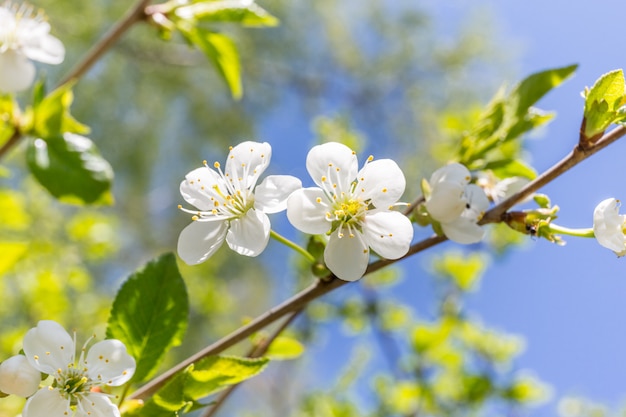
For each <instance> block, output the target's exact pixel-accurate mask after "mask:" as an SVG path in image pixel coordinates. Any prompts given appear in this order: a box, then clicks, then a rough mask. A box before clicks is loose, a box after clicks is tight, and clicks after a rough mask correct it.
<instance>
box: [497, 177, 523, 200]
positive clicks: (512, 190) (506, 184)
mask: <svg viewBox="0 0 626 417" xmlns="http://www.w3.org/2000/svg"><path fill="white" fill-rule="evenodd" d="M529 182H530V180H529V179H528V178H523V177H511V178H505V179H503V180H502V181H498V183H497V184H496V185H495V186H494V187H493V201H494V203H496V204H498V203H500V202H502V201H504V200H506V199H507V198H509V197H511V196H512V195H514V194H517V193H518V192H520V191H521V190H522V189H523V188H524V187H526V185H527V184H528V183H529ZM529 199H530V197H526V199H525V200H524V202H525V201H526V200H529Z"/></svg>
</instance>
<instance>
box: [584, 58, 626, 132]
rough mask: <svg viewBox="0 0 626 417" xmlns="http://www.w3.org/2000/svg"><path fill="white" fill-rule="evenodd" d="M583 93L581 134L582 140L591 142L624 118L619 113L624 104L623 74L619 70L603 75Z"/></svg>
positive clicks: (625, 99) (625, 97)
mask: <svg viewBox="0 0 626 417" xmlns="http://www.w3.org/2000/svg"><path fill="white" fill-rule="evenodd" d="M585 93H586V97H585V118H584V122H583V126H584V128H583V129H582V132H581V134H582V135H583V137H584V139H586V140H591V141H593V140H594V138H597V137H598V136H601V135H602V134H603V133H604V131H605V130H606V128H607V127H609V125H611V124H612V123H617V122H619V121H621V120H622V119H623V118H624V114H622V113H621V112H620V111H619V109H620V107H622V106H623V105H624V104H625V103H626V94H625V93H626V91H625V84H624V72H623V71H622V70H621V69H620V70H615V71H611V72H608V73H606V74H604V75H603V76H601V77H600V78H599V79H598V80H597V81H596V83H595V84H594V85H593V87H591V89H590V90H588V91H585Z"/></svg>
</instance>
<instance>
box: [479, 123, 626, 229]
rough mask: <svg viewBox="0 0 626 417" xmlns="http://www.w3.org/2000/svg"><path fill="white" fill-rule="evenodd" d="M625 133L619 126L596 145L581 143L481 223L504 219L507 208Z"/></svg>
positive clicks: (487, 214) (489, 212)
mask: <svg viewBox="0 0 626 417" xmlns="http://www.w3.org/2000/svg"><path fill="white" fill-rule="evenodd" d="M624 135H626V127H625V126H618V127H616V128H615V129H613V130H611V131H610V132H609V133H607V134H605V135H604V136H603V137H602V138H601V139H600V140H598V142H596V143H595V145H593V146H591V147H589V148H583V147H581V146H580V145H578V146H576V147H575V148H574V149H573V150H572V151H571V152H570V153H569V155H567V156H566V157H565V158H563V159H562V160H561V161H559V162H558V163H556V164H555V165H553V166H552V167H551V168H550V169H548V170H547V171H545V172H544V173H543V174H541V175H539V176H538V177H537V178H535V179H534V180H533V181H531V182H530V183H528V184H527V185H526V187H524V188H523V189H522V190H521V191H520V192H518V193H517V194H514V195H512V196H511V197H509V198H508V199H506V200H504V201H503V202H502V203H500V204H498V205H497V206H495V207H494V208H492V209H491V210H489V211H488V212H487V213H485V215H484V216H483V218H482V220H481V221H480V224H487V223H498V222H500V221H502V216H503V215H504V213H506V212H507V210H509V209H510V208H511V207H513V206H514V205H515V204H517V203H519V202H520V201H523V200H524V199H525V198H526V197H529V196H530V195H531V194H533V193H534V192H535V191H537V190H539V189H540V188H541V187H543V186H544V185H546V184H548V183H550V182H551V181H553V180H554V179H555V178H557V177H559V176H561V175H563V174H564V173H565V172H567V171H569V170H570V169H571V168H573V167H574V166H576V165H578V164H579V163H580V162H582V161H584V160H585V159H587V158H589V157H590V156H591V155H593V154H595V153H596V152H598V151H600V150H602V149H604V148H606V147H607V146H608V145H610V144H611V143H613V142H615V141H616V140H618V139H619V138H621V137H622V136H624Z"/></svg>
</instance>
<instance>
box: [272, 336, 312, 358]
mask: <svg viewBox="0 0 626 417" xmlns="http://www.w3.org/2000/svg"><path fill="white" fill-rule="evenodd" d="M303 352H304V346H303V345H302V343H300V342H298V341H297V340H296V339H294V338H292V337H288V336H278V337H277V338H276V339H274V341H273V342H272V344H271V345H270V346H269V348H268V349H267V352H266V353H265V355H266V356H267V357H268V358H270V359H272V360H289V359H296V358H298V357H300V355H302V353H303Z"/></svg>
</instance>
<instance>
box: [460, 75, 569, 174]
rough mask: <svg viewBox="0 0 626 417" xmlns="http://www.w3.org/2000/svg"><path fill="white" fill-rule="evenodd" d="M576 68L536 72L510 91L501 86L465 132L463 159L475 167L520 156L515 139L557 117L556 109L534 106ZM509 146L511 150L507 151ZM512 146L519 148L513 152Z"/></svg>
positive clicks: (463, 162) (518, 147)
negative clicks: (544, 110)
mask: <svg viewBox="0 0 626 417" xmlns="http://www.w3.org/2000/svg"><path fill="white" fill-rule="evenodd" d="M576 68H577V66H576V65H570V66H567V67H562V68H554V69H549V70H546V71H541V72H538V73H535V74H532V75H530V76H528V77H527V78H525V79H524V80H522V81H521V82H520V83H519V84H518V85H517V86H516V87H514V88H513V90H512V91H511V92H510V93H509V94H505V91H504V89H503V88H501V89H500V90H499V91H498V92H497V93H496V95H495V96H494V98H493V99H492V100H491V102H490V103H489V104H488V105H487V108H486V109H485V111H484V112H483V114H482V115H481V116H480V118H479V119H478V120H477V122H476V123H475V125H474V127H473V128H472V129H471V130H470V131H469V133H467V134H466V135H464V136H463V138H462V140H461V143H460V146H459V154H458V155H459V158H458V160H459V162H460V163H462V164H463V165H466V166H468V167H471V169H485V168H484V167H485V166H486V165H488V164H490V163H492V162H494V161H497V160H500V159H503V158H504V157H506V158H508V159H511V160H513V159H519V152H520V151H521V146H520V145H519V143H518V142H515V141H516V140H517V139H519V138H520V137H521V136H522V135H523V134H524V133H526V132H528V131H530V130H532V129H535V128H536V127H538V126H541V125H543V124H546V123H547V122H549V121H550V120H551V119H552V118H553V117H554V115H553V114H552V113H544V112H541V111H539V110H537V109H535V108H533V107H532V106H533V105H534V104H535V103H536V102H537V101H538V100H539V99H541V98H542V97H543V96H544V95H545V94H546V93H548V92H549V91H550V90H552V89H553V88H554V87H557V86H558V85H560V84H561V83H562V82H563V81H565V80H566V79H567V78H569V77H570V76H571V75H572V74H573V73H574V71H575V70H576ZM503 145H509V147H503ZM510 145H515V146H513V147H511V146H510ZM505 149H506V150H508V151H509V154H504V150H505ZM511 149H512V150H515V152H514V153H511V152H510V151H511Z"/></svg>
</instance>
